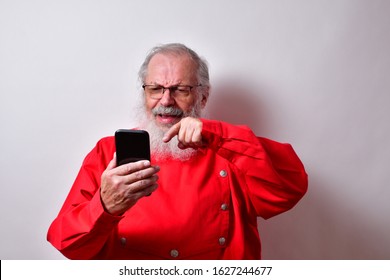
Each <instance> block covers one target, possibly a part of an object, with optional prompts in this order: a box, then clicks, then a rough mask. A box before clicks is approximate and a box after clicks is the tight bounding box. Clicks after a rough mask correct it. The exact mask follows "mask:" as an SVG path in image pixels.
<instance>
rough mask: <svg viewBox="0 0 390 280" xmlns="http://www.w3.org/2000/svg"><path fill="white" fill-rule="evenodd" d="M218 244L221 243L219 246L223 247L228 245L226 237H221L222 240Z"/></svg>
mask: <svg viewBox="0 0 390 280" xmlns="http://www.w3.org/2000/svg"><path fill="white" fill-rule="evenodd" d="M218 242H219V245H221V246H223V245H225V243H226V238H225V237H221V238H219V240H218Z"/></svg>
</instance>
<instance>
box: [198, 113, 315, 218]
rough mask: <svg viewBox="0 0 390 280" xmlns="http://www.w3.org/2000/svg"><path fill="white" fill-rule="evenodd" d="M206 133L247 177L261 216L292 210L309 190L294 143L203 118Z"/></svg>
mask: <svg viewBox="0 0 390 280" xmlns="http://www.w3.org/2000/svg"><path fill="white" fill-rule="evenodd" d="M202 122H203V130H202V136H203V137H204V138H205V139H206V142H207V143H208V145H209V147H210V148H211V149H213V150H215V151H216V153H217V154H219V155H220V156H222V157H224V158H225V159H227V160H228V161H229V162H231V163H232V164H234V165H235V166H236V168H237V169H238V170H239V171H240V172H241V174H242V176H243V178H244V182H245V183H244V185H243V186H241V187H242V188H246V191H247V193H248V195H249V199H250V201H251V203H252V205H253V207H254V209H255V211H256V214H257V215H258V216H261V217H263V218H265V219H268V218H270V217H272V216H275V215H277V214H280V213H282V212H284V211H287V210H289V209H291V208H292V207H293V206H294V205H295V204H296V203H297V202H298V201H299V200H300V199H301V198H302V197H303V195H304V194H305V193H306V191H307V187H308V177H307V174H306V171H305V169H304V166H303V164H302V162H301V161H300V159H299V158H298V156H297V155H296V153H295V152H294V150H293V148H292V147H291V145H290V144H282V143H278V142H275V141H272V140H269V139H266V138H262V137H256V136H255V135H254V134H253V132H252V131H251V130H250V129H249V128H248V127H245V126H234V125H231V124H227V123H224V122H220V121H211V120H205V119H202Z"/></svg>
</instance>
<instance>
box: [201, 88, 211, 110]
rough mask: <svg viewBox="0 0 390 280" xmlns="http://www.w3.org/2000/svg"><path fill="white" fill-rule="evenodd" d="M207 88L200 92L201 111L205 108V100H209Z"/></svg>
mask: <svg viewBox="0 0 390 280" xmlns="http://www.w3.org/2000/svg"><path fill="white" fill-rule="evenodd" d="M209 90H210V89H209V88H207V89H206V90H204V92H202V100H201V101H200V105H201V106H202V109H204V107H206V103H207V100H208V99H209Z"/></svg>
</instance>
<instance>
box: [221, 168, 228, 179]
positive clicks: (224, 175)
mask: <svg viewBox="0 0 390 280" xmlns="http://www.w3.org/2000/svg"><path fill="white" fill-rule="evenodd" d="M219 176H221V177H226V176H227V172H226V170H223V169H222V170H221V171H220V172H219Z"/></svg>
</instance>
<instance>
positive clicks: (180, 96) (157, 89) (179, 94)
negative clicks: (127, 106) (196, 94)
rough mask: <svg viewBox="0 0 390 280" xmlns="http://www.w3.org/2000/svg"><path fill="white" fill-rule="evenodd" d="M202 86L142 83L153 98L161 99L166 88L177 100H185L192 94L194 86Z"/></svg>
mask: <svg viewBox="0 0 390 280" xmlns="http://www.w3.org/2000/svg"><path fill="white" fill-rule="evenodd" d="M201 86H202V85H201V84H199V85H194V86H188V85H176V86H170V87H163V86H160V85H142V88H143V89H144V91H145V92H146V93H147V94H148V95H149V96H150V98H152V99H156V100H159V99H161V98H162V97H163V96H164V92H165V90H167V89H168V90H169V93H170V94H171V96H172V97H173V98H175V99H177V100H184V99H186V98H187V97H188V96H189V95H190V93H191V90H192V89H193V88H195V87H201Z"/></svg>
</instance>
